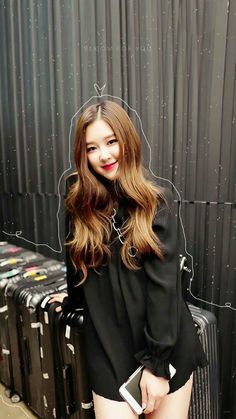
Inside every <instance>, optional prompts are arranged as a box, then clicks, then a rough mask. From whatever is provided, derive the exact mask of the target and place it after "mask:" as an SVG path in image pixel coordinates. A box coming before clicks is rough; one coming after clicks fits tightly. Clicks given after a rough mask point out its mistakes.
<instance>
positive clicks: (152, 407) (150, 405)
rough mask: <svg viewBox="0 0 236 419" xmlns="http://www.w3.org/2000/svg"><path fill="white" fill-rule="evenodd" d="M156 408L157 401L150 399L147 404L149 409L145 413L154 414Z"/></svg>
mask: <svg viewBox="0 0 236 419" xmlns="http://www.w3.org/2000/svg"><path fill="white" fill-rule="evenodd" d="M154 407H155V399H150V400H148V402H147V408H146V409H145V411H144V413H146V414H148V413H152V412H153V410H154Z"/></svg>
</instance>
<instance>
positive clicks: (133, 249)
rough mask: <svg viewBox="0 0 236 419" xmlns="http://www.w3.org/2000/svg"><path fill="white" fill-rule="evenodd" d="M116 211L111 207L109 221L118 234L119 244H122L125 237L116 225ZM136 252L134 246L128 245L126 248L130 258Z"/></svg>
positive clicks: (135, 254)
mask: <svg viewBox="0 0 236 419" xmlns="http://www.w3.org/2000/svg"><path fill="white" fill-rule="evenodd" d="M116 213H117V212H116V209H115V208H113V214H112V216H111V223H112V226H113V228H114V230H115V231H116V233H117V235H118V239H119V240H120V242H121V244H124V242H125V238H124V236H123V234H122V232H121V229H120V228H119V227H116V219H115V216H116ZM137 253H138V250H137V249H136V247H134V246H129V248H128V254H129V256H131V257H132V258H135V257H136V256H137Z"/></svg>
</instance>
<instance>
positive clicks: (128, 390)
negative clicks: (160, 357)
mask: <svg viewBox="0 0 236 419" xmlns="http://www.w3.org/2000/svg"><path fill="white" fill-rule="evenodd" d="M143 368H144V366H143V365H141V366H140V367H139V368H138V369H137V370H135V371H134V373H133V374H132V375H131V376H130V377H129V378H128V380H127V381H126V382H125V383H124V384H122V386H121V387H120V388H119V392H120V395H121V396H122V397H123V399H124V400H125V401H126V402H127V403H129V405H130V407H131V408H132V409H133V411H134V412H135V413H137V414H138V415H141V413H142V412H143V409H142V393H141V389H140V386H139V383H140V380H141V378H142V373H143Z"/></svg>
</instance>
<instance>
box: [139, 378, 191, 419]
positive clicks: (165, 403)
mask: <svg viewBox="0 0 236 419" xmlns="http://www.w3.org/2000/svg"><path fill="white" fill-rule="evenodd" d="M192 384H193V374H192V375H191V377H190V379H189V380H188V381H187V382H186V383H185V385H184V386H183V387H181V388H179V390H177V391H175V392H174V393H171V394H168V395H167V396H165V397H164V398H163V400H162V401H161V403H160V405H159V407H158V409H157V410H155V411H154V412H152V413H149V414H148V415H146V419H173V418H175V419H187V418H188V411H189V404H190V398H191V391H192Z"/></svg>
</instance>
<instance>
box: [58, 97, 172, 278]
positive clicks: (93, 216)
mask: <svg viewBox="0 0 236 419" xmlns="http://www.w3.org/2000/svg"><path fill="white" fill-rule="evenodd" d="M100 119H102V120H103V121H105V122H106V123H107V124H109V126H110V127H111V128H112V130H113V132H114V134H115V137H116V139H117V141H118V143H119V146H120V156H119V168H118V171H119V172H118V176H117V178H116V179H115V180H113V181H109V182H107V183H110V186H111V185H112V193H111V187H110V189H109V188H107V187H106V186H107V183H106V180H104V179H102V177H101V176H100V175H98V174H96V173H95V172H94V171H93V170H92V169H91V168H90V167H89V164H88V158H87V147H86V137H85V136H86V128H87V127H88V126H89V125H90V124H91V123H93V122H94V121H96V120H100ZM74 161H75V164H76V169H77V172H76V175H77V177H76V181H75V183H74V184H73V185H72V186H71V188H70V190H69V193H68V196H67V198H66V201H65V204H66V210H67V211H68V213H69V215H70V219H71V220H72V221H73V222H72V224H73V235H72V236H73V237H72V239H71V240H70V241H68V242H67V243H66V246H69V249H70V256H71V259H72V263H73V265H74V267H75V269H77V270H81V271H82V273H83V277H82V280H81V282H80V284H82V283H83V282H84V281H85V280H86V278H87V275H88V269H89V268H93V269H95V270H97V269H98V268H99V266H101V265H103V264H104V263H106V262H107V258H109V257H110V256H111V250H110V247H109V242H110V237H111V231H112V228H111V215H112V214H113V207H114V203H115V201H118V202H119V200H120V199H124V200H125V206H126V210H127V214H128V217H127V219H126V221H125V222H124V224H123V226H122V235H123V237H124V238H125V240H124V244H123V245H122V247H121V258H122V261H123V263H124V264H125V265H126V267H127V268H128V269H131V270H137V269H139V268H140V261H141V260H142V256H143V255H145V254H148V253H151V252H154V253H155V254H156V255H157V256H158V257H159V258H160V259H163V254H162V251H161V247H160V241H159V239H158V237H157V236H156V235H155V233H154V231H153V229H152V222H153V218H154V216H155V213H156V211H157V208H158V204H159V203H160V201H163V200H164V201H165V198H164V197H163V196H162V194H161V190H160V189H159V188H158V187H157V186H156V185H154V184H153V183H152V182H151V181H150V180H148V178H147V176H146V175H145V169H144V167H143V165H142V162H141V141H140V138H139V136H138V133H137V131H136V129H135V127H134V125H133V123H132V121H131V119H130V118H129V116H128V114H127V113H126V111H125V110H124V109H123V108H122V107H121V106H120V105H118V104H117V103H115V102H112V101H108V100H104V101H101V102H100V103H98V104H94V105H91V106H89V107H88V108H86V109H85V110H84V111H83V113H82V114H81V116H80V118H79V120H78V122H77V125H76V133H75V143H74ZM130 248H135V249H137V251H138V257H132V255H130V252H129V249H130Z"/></svg>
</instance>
